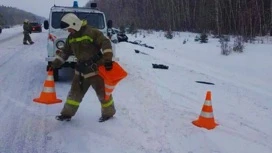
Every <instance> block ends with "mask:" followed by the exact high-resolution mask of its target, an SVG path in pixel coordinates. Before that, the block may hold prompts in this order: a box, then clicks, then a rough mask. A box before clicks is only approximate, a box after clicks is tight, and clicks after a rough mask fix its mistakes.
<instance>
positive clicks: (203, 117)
mask: <svg viewBox="0 0 272 153" xmlns="http://www.w3.org/2000/svg"><path fill="white" fill-rule="evenodd" d="M192 123H193V124H194V125H195V126H198V127H203V128H206V129H208V130H211V129H214V128H215V127H216V126H217V125H218V124H217V123H215V121H214V116H213V108H212V100H211V91H207V93H206V99H205V102H204V105H203V107H202V111H201V113H200V115H199V118H198V119H197V120H195V121H193V122H192Z"/></svg>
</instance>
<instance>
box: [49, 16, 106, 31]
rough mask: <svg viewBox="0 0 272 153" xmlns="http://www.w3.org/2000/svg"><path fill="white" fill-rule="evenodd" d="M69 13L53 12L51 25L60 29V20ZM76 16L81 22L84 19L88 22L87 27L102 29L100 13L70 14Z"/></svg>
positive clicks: (102, 17)
mask: <svg viewBox="0 0 272 153" xmlns="http://www.w3.org/2000/svg"><path fill="white" fill-rule="evenodd" d="M67 13H70V12H53V13H52V20H51V25H52V27H53V28H55V29H59V28H60V20H61V18H62V17H63V16H64V15H65V14H67ZM71 13H74V14H76V15H77V16H78V17H79V18H80V19H81V20H83V19H85V20H87V21H88V25H90V26H92V27H94V28H97V29H104V28H105V22H104V16H103V14H102V13H88V12H71Z"/></svg>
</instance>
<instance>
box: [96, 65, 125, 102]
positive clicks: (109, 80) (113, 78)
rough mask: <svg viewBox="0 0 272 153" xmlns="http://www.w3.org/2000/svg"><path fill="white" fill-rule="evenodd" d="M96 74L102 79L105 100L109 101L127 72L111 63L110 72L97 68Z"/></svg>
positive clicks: (101, 67)
mask: <svg viewBox="0 0 272 153" xmlns="http://www.w3.org/2000/svg"><path fill="white" fill-rule="evenodd" d="M98 74H99V75H100V76H101V77H102V78H103V79H104V83H105V92H106V93H105V100H109V99H110V97H111V94H112V92H113V90H114V89H115V87H116V85H117V84H118V83H119V82H120V81H121V80H122V79H124V78H125V77H126V76H127V72H126V71H125V70H124V69H123V68H122V67H121V66H120V65H119V64H118V63H117V62H113V66H112V70H110V71H106V70H105V67H104V66H99V67H98Z"/></svg>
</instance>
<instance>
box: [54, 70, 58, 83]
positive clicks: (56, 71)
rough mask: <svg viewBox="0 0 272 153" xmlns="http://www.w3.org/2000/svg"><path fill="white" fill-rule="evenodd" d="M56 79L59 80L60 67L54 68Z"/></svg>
mask: <svg viewBox="0 0 272 153" xmlns="http://www.w3.org/2000/svg"><path fill="white" fill-rule="evenodd" d="M53 75H54V81H59V69H54V70H53Z"/></svg>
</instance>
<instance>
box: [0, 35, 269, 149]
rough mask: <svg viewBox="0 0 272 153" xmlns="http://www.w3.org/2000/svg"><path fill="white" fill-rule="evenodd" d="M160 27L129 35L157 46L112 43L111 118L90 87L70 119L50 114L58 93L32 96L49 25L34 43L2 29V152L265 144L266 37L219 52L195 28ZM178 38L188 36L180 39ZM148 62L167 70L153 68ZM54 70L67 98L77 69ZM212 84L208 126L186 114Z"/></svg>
mask: <svg viewBox="0 0 272 153" xmlns="http://www.w3.org/2000/svg"><path fill="white" fill-rule="evenodd" d="M3 34H4V33H3ZM160 35H161V34H156V33H155V34H147V35H146V37H145V38H141V37H140V36H138V38H135V37H134V36H130V39H131V40H132V39H141V40H143V41H144V42H145V43H147V44H149V45H152V46H155V49H154V50H152V49H148V48H144V47H141V46H136V45H133V44H129V43H124V42H123V43H119V44H117V46H116V47H117V55H118V57H119V58H120V61H119V62H120V64H121V65H122V66H123V67H124V68H125V69H126V70H127V72H128V74H129V75H128V77H127V78H126V79H124V80H123V81H122V82H121V83H120V84H119V85H118V86H117V88H116V89H115V91H114V94H113V97H114V100H115V104H116V109H117V114H116V116H115V118H113V119H112V120H109V121H107V122H105V123H99V122H97V120H98V118H99V116H100V104H99V102H98V99H97V97H96V95H95V93H94V91H93V90H92V89H90V90H89V91H88V92H87V94H86V96H85V98H84V99H83V102H82V104H81V106H80V108H79V111H78V113H77V114H76V116H75V117H74V118H73V119H72V121H71V122H59V121H56V120H55V119H54V116H55V115H57V114H59V112H60V110H61V108H62V106H63V103H62V104H56V105H50V106H47V105H41V104H37V103H34V102H33V101H32V100H33V98H36V97H38V96H39V94H40V92H41V90H42V86H43V82H44V80H45V78H46V75H47V73H46V71H45V70H46V64H47V63H46V62H45V57H46V56H47V51H46V41H47V31H45V32H42V33H33V34H32V35H31V37H32V39H33V40H34V41H35V44H34V45H27V46H25V45H23V44H22V39H23V35H22V34H19V33H16V30H15V31H14V32H13V33H12V32H10V35H9V36H12V37H9V36H8V35H6V36H4V35H2V34H1V35H0V153H109V152H111V153H256V152H261V153H271V152H272V143H271V142H272V117H271V115H272V94H271V93H272V83H271V82H269V81H271V77H272V72H271V71H264V70H263V69H268V68H270V69H271V67H272V61H271V57H272V52H271V48H272V45H271V44H270V45H257V46H258V52H259V53H256V45H250V44H249V45H248V46H247V49H248V50H247V52H245V53H244V54H231V55H230V56H228V57H225V56H221V55H220V50H219V48H218V44H217V42H216V40H210V43H209V44H198V43H196V42H194V41H193V38H194V37H193V36H190V35H192V34H187V33H184V34H183V35H182V36H179V37H176V39H173V40H167V39H165V38H164V37H163V36H160ZM1 37H2V38H1ZM4 37H5V38H4ZM184 38H188V39H189V40H190V41H189V42H188V43H187V44H184V45H183V44H182V43H181V42H182V41H183V39H184ZM134 49H138V50H140V51H142V52H145V53H147V54H148V55H144V54H136V53H135V52H134ZM260 52H261V53H260ZM152 63H157V64H166V65H168V66H169V70H160V69H152ZM235 65H237V66H235ZM60 75H61V78H60V81H59V82H56V92H57V96H58V98H60V99H62V100H63V101H65V98H66V95H67V93H68V91H69V89H70V82H71V78H72V77H73V71H72V70H71V69H62V70H61V71H60ZM197 80H200V81H211V82H213V83H215V85H214V86H210V85H204V84H198V83H196V82H195V81H197ZM208 90H210V91H212V103H213V109H214V115H215V119H216V122H217V123H219V126H217V127H216V128H215V129H214V130H210V131H208V130H205V129H200V128H198V127H195V126H193V125H192V123H191V122H192V121H193V120H195V119H196V118H197V117H198V115H199V114H200V111H201V108H202V105H203V102H204V98H205V94H206V91H208Z"/></svg>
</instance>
